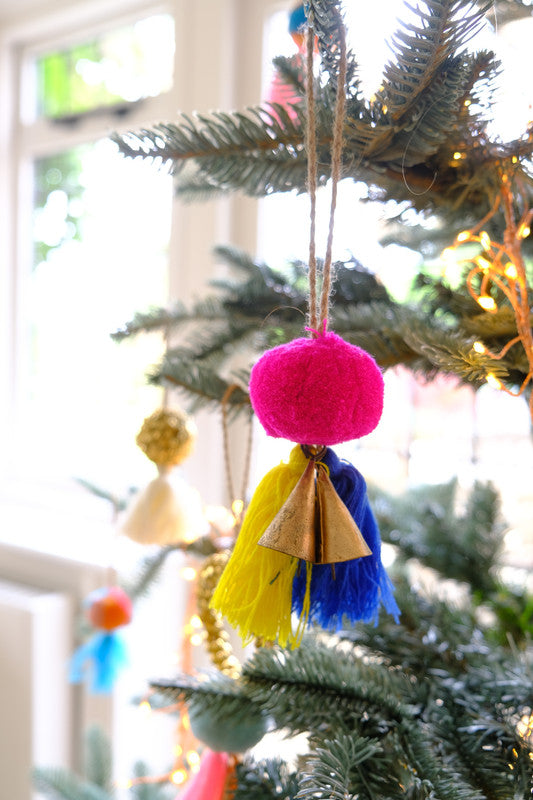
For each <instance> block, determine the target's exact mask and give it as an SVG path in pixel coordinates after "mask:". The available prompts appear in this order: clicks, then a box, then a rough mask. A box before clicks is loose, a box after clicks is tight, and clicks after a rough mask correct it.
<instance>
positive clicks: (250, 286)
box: [113, 247, 528, 414]
mask: <svg viewBox="0 0 533 800" xmlns="http://www.w3.org/2000/svg"><path fill="white" fill-rule="evenodd" d="M216 254H217V256H218V258H219V259H221V260H223V261H224V262H225V263H226V264H227V265H228V266H229V267H230V268H231V269H232V271H233V272H234V273H235V277H230V278H225V279H218V280H216V281H213V282H212V284H211V285H212V288H213V290H216V293H215V291H213V294H212V295H210V296H207V297H205V298H202V299H201V300H198V301H196V302H195V303H193V304H192V305H191V306H190V308H188V309H187V308H186V307H185V306H184V305H182V304H179V305H177V306H176V307H175V309H172V310H168V309H152V310H150V311H149V312H147V313H142V314H137V315H136V316H135V317H134V318H133V319H132V320H131V321H130V322H128V323H126V325H125V326H124V327H123V328H122V329H120V330H118V331H117V332H115V333H114V334H113V336H114V338H115V339H116V340H117V341H122V340H123V339H125V338H127V337H131V336H135V335H138V334H140V333H143V332H149V331H154V330H166V329H169V328H172V330H173V331H174V333H175V334H176V333H177V334H178V335H179V339H178V342H179V343H178V344H177V345H176V346H174V347H172V348H170V349H169V350H168V351H167V353H166V354H165V357H164V360H163V361H162V363H161V364H159V365H157V366H155V367H153V368H152V369H151V370H150V372H149V380H150V381H152V382H154V383H158V384H161V383H163V384H165V383H166V384H168V385H170V386H173V387H175V388H177V389H178V390H180V391H181V392H182V394H183V396H184V397H186V398H187V400H188V401H189V403H190V407H191V410H195V409H197V408H199V407H202V406H208V407H212V408H216V407H217V405H220V403H221V401H222V398H223V397H224V396H225V395H226V394H227V392H228V389H229V387H230V386H231V385H232V384H237V387H238V388H237V390H236V391H234V392H233V393H232V394H231V395H230V396H229V399H228V407H229V408H230V410H231V411H232V412H233V413H234V414H239V413H243V412H244V413H246V414H249V413H250V403H249V397H248V392H247V385H248V371H247V370H243V369H242V367H241V368H240V370H235V369H232V368H231V362H232V359H235V356H236V354H238V353H239V352H240V353H241V354H244V356H245V357H246V358H247V359H248V361H249V363H250V365H251V363H252V362H253V361H254V360H255V359H256V358H257V356H258V355H259V354H260V353H261V352H263V351H264V350H265V349H267V348H269V347H273V346H275V345H277V344H281V343H283V342H286V341H289V340H291V339H293V338H295V337H297V336H301V335H303V333H304V327H305V323H306V312H307V288H306V283H307V278H306V267H305V265H304V264H303V263H302V262H294V263H291V264H288V265H286V266H284V267H281V268H277V269H276V268H273V267H269V266H267V265H266V264H264V263H261V262H256V261H253V260H252V259H251V258H250V257H249V256H248V255H246V254H245V253H243V252H242V251H240V250H238V249H236V248H233V247H219V248H217V250H216ZM334 273H335V284H334V291H333V302H332V306H331V316H330V321H331V326H332V328H333V329H334V330H335V331H336V332H337V333H338V334H339V335H341V336H343V338H344V339H346V341H349V342H351V343H352V344H356V345H358V346H359V347H363V348H364V349H365V350H367V351H368V352H369V353H371V355H372V356H373V357H374V358H375V359H376V361H377V362H378V364H379V365H380V366H381V367H382V368H383V369H388V368H390V367H394V366H397V365H399V364H403V365H404V366H406V367H407V368H409V369H411V370H412V371H413V372H415V373H416V374H418V375H421V376H424V377H426V378H432V377H433V376H434V375H436V374H437V373H447V374H450V375H455V376H456V377H457V379H458V380H459V381H461V382H463V383H468V384H470V385H472V386H473V387H474V388H478V387H479V386H481V385H483V384H484V382H485V377H486V375H487V373H488V372H492V373H494V375H496V376H497V377H498V378H499V379H500V380H501V381H502V382H504V383H505V384H506V385H507V386H508V387H509V388H511V389H513V388H514V389H515V388H516V387H517V386H520V385H521V383H522V381H523V380H524V378H525V376H526V375H527V373H528V364H527V359H526V357H525V355H524V354H523V352H522V351H521V350H520V349H519V348H511V349H510V350H509V351H508V353H507V354H506V356H505V358H502V359H500V360H499V361H494V360H493V359H492V358H491V357H490V355H488V354H484V353H479V352H477V351H476V350H474V349H473V344H474V342H475V341H476V340H478V339H482V340H483V342H485V343H486V345H487V346H488V347H489V348H490V349H492V350H495V351H497V350H499V349H501V348H502V347H503V346H504V345H505V344H506V342H507V341H509V339H511V338H513V337H514V336H516V323H515V321H514V317H513V315H512V312H511V311H510V309H507V308H505V307H504V306H503V307H501V308H500V310H498V311H497V312H496V313H494V314H486V313H480V309H479V306H478V305H477V303H476V302H475V301H474V300H473V299H472V297H471V296H470V294H469V293H468V291H467V290H466V288H465V287H464V285H462V284H461V285H459V286H458V287H455V288H454V287H452V286H451V285H450V284H448V283H447V282H446V281H445V280H443V279H441V278H433V277H431V276H430V275H428V274H426V273H423V272H422V273H420V274H419V275H418V276H417V278H416V279H415V281H414V285H413V292H412V294H411V297H410V299H409V300H408V301H407V302H404V303H399V302H397V301H395V300H394V299H393V298H392V297H391V296H390V295H389V293H388V292H387V290H386V289H385V287H384V286H383V285H382V284H381V283H380V282H379V281H378V280H377V279H376V277H375V276H374V275H372V274H371V273H370V272H369V271H367V270H366V269H365V268H364V267H363V266H362V265H361V264H360V263H359V262H358V261H357V260H356V259H355V258H352V260H350V261H347V262H337V263H336V264H335V265H334ZM176 338H177V337H176V336H174V339H175V340H176Z"/></svg>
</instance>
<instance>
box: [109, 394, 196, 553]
mask: <svg viewBox="0 0 533 800" xmlns="http://www.w3.org/2000/svg"><path fill="white" fill-rule="evenodd" d="M196 436H197V429H196V425H195V423H194V421H193V420H192V419H191V417H189V415H188V414H186V413H185V411H182V410H181V409H178V408H174V409H166V408H163V409H160V410H158V411H155V412H154V413H153V414H151V415H150V416H149V417H147V418H146V419H145V420H144V422H143V424H142V427H141V429H140V431H139V433H138V434H137V437H136V439H135V441H136V443H137V445H138V446H139V447H140V449H141V450H142V451H143V453H144V454H145V455H146V456H147V458H149V459H150V461H153V462H154V464H155V465H156V466H157V470H158V473H159V474H158V476H157V478H155V479H154V480H153V481H151V482H150V483H149V484H148V486H147V487H146V488H145V489H144V490H143V491H141V492H140V493H139V494H138V495H137V497H136V498H135V499H134V502H133V504H132V506H131V508H130V509H129V511H128V513H127V515H126V518H125V520H124V522H123V525H122V531H123V533H125V534H126V536H129V538H130V539H133V540H134V541H135V542H138V543H140V544H158V545H169V544H179V543H182V542H189V541H193V540H194V539H196V538H197V537H198V536H201V535H202V534H203V533H205V530H206V527H207V526H206V522H205V519H204V516H203V512H202V501H201V497H200V493H199V492H198V491H197V490H196V489H194V488H192V487H191V486H189V485H188V484H187V483H186V482H185V481H184V480H183V479H182V478H180V477H179V476H178V475H177V474H176V471H175V467H177V466H178V465H179V464H181V463H182V462H183V461H185V459H186V458H187V457H188V456H189V455H190V454H191V453H192V451H193V448H194V445H195V442H196Z"/></svg>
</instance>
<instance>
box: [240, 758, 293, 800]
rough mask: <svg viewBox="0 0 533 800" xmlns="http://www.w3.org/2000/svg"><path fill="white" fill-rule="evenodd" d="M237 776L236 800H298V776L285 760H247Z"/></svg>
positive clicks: (241, 765)
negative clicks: (258, 761)
mask: <svg viewBox="0 0 533 800" xmlns="http://www.w3.org/2000/svg"><path fill="white" fill-rule="evenodd" d="M237 777H238V783H237V788H236V790H235V797H234V800H252V799H253V800H296V795H297V793H298V776H297V775H296V774H295V773H294V772H291V770H290V769H289V768H288V766H287V765H286V764H285V763H284V762H283V761H279V760H269V761H263V762H260V763H256V762H253V761H250V760H245V761H244V762H243V763H242V764H239V765H238V766H237Z"/></svg>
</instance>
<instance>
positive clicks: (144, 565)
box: [122, 536, 217, 600]
mask: <svg viewBox="0 0 533 800" xmlns="http://www.w3.org/2000/svg"><path fill="white" fill-rule="evenodd" d="M180 551H181V552H184V553H189V554H192V555H196V556H202V557H204V558H205V557H207V556H209V555H212V554H213V553H215V552H217V551H216V547H215V545H214V544H213V542H212V540H211V538H210V537H209V536H202V537H200V538H199V539H195V540H194V541H192V542H183V543H180V544H175V545H167V546H166V547H161V548H160V549H159V551H158V552H157V553H155V555H151V556H147V557H146V558H145V559H143V560H142V561H141V563H140V564H139V566H138V569H137V572H138V574H137V576H136V577H135V578H134V579H133V580H132V581H131V583H130V584H129V585H128V586H125V585H124V584H122V585H123V588H124V590H125V592H126V593H127V594H128V596H129V597H131V599H132V600H137V599H138V598H140V597H143V596H145V595H146V594H147V593H148V591H149V590H150V588H151V587H152V584H153V583H154V581H156V580H157V578H158V577H159V574H160V572H161V570H162V569H163V567H164V566H165V563H166V560H167V558H168V557H169V556H170V555H171V554H172V553H176V552H180Z"/></svg>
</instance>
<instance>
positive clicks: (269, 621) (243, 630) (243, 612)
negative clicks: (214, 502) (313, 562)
mask: <svg viewBox="0 0 533 800" xmlns="http://www.w3.org/2000/svg"><path fill="white" fill-rule="evenodd" d="M306 464H307V459H306V457H305V456H304V454H303V453H302V451H301V448H300V447H295V448H293V450H292V452H291V456H290V460H289V463H288V464H286V463H281V464H280V465H279V466H277V467H274V469H272V470H270V472H268V473H267V475H265V477H264V478H263V480H262V481H261V483H260V484H259V486H258V487H257V489H256V491H255V493H254V496H253V498H252V501H251V503H250V505H249V507H248V510H247V512H246V516H245V518H244V522H243V525H242V528H241V531H240V533H239V536H238V539H237V543H236V545H235V549H234V551H233V554H232V556H231V558H230V560H229V562H228V564H227V566H226V568H225V570H224V572H223V573H222V577H221V579H220V581H219V583H218V586H217V588H216V590H215V592H214V594H213V599H212V601H211V607H212V608H214V609H215V610H216V611H219V612H220V613H221V614H223V615H224V616H225V617H226V619H227V620H228V622H229V623H230V625H232V626H233V627H234V628H237V630H238V631H239V633H240V635H241V637H242V639H243V642H244V644H248V643H249V642H251V641H253V639H255V638H256V637H261V638H263V639H266V640H267V641H276V640H278V642H279V643H280V644H281V645H282V646H283V647H285V646H286V645H287V644H288V645H290V646H291V647H296V646H297V645H298V644H299V642H300V640H301V637H302V635H303V629H304V627H305V624H306V621H307V611H306V609H307V605H306V601H305V595H306V592H305V589H304V598H303V601H304V602H303V605H302V607H301V609H300V611H299V617H300V622H299V624H298V626H297V629H296V631H293V628H292V624H291V610H292V591H293V588H292V587H293V581H294V577H295V575H296V571H297V570H298V565H299V564H300V561H299V559H297V558H294V557H293V556H288V555H286V554H285V553H280V552H278V551H276V550H270V549H268V548H265V547H260V546H258V544H257V542H258V541H259V539H260V538H261V536H262V535H263V533H264V531H265V530H266V528H267V527H268V525H269V524H270V522H271V521H272V520H273V518H274V517H275V515H276V514H277V512H278V511H279V509H280V508H281V506H282V505H283V504H284V503H285V501H286V500H287V498H288V496H289V495H290V493H291V492H292V490H293V488H294V487H295V486H296V484H297V482H298V480H299V479H300V477H301V475H302V472H303V471H304V469H305V467H306ZM300 572H301V573H302V574H303V575H305V570H303V569H301V570H300Z"/></svg>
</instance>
